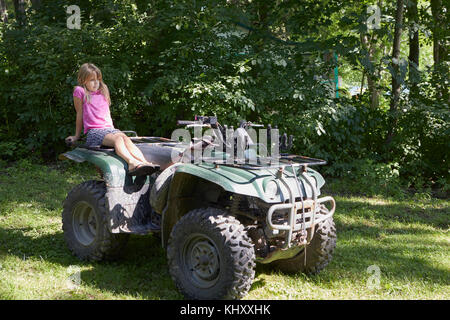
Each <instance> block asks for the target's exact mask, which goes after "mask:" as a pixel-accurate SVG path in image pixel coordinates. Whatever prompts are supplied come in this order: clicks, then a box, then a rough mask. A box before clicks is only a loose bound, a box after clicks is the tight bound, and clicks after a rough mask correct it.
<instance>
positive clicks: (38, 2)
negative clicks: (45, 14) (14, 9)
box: [31, 0, 41, 10]
mask: <svg viewBox="0 0 450 320" xmlns="http://www.w3.org/2000/svg"><path fill="white" fill-rule="evenodd" d="M31 4H32V7H33V9H35V10H39V8H40V7H41V0H31Z"/></svg>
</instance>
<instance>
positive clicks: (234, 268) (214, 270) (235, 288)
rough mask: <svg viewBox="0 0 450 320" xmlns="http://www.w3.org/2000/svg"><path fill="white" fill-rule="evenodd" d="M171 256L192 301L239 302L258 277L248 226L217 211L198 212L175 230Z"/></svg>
mask: <svg viewBox="0 0 450 320" xmlns="http://www.w3.org/2000/svg"><path fill="white" fill-rule="evenodd" d="M167 257H168V262H169V272H170V274H171V276H172V279H173V280H174V282H175V285H176V286H177V288H178V289H179V290H180V292H181V293H183V295H184V296H185V297H186V298H188V299H201V300H203V299H239V298H242V297H243V296H245V295H246V294H247V292H248V290H249V289H250V286H251V284H252V282H253V279H254V276H255V271H254V267H255V252H254V249H253V244H252V243H251V240H250V238H249V237H248V236H247V234H246V232H245V230H244V226H243V225H242V224H241V223H240V222H239V221H238V220H237V219H236V218H235V217H233V216H230V215H228V214H227V213H226V212H225V211H223V210H220V209H216V208H203V209H195V210H192V211H190V212H188V213H187V214H186V215H184V216H183V217H182V218H181V219H180V221H178V223H177V224H176V225H175V227H174V228H173V230H172V232H171V234H170V238H169V243H168V248H167Z"/></svg>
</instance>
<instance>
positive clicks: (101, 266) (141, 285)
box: [0, 228, 183, 300]
mask: <svg viewBox="0 0 450 320" xmlns="http://www.w3.org/2000/svg"><path fill="white" fill-rule="evenodd" d="M30 229H31V228H22V229H3V228H0V259H1V256H2V255H14V256H17V257H18V258H20V259H23V258H24V257H25V258H26V259H29V258H33V259H35V260H43V261H46V262H50V263H53V264H57V265H59V266H61V267H63V268H69V267H70V266H79V267H91V268H90V269H89V270H83V271H82V272H81V280H82V283H83V285H85V286H86V287H90V288H95V289H99V290H100V293H99V295H96V296H95V297H94V299H99V298H101V297H102V296H103V295H105V296H107V297H110V296H111V294H113V295H127V296H128V297H129V296H132V297H135V298H141V299H162V300H164V299H182V298H183V297H182V296H181V294H179V293H178V291H177V290H176V288H175V286H174V284H173V281H172V279H171V277H170V275H169V273H168V270H167V262H166V257H165V251H164V250H163V249H162V248H161V244H160V240H159V239H157V238H156V237H154V236H151V235H149V236H131V237H130V241H129V242H128V244H127V247H126V248H125V250H124V254H123V256H122V257H121V258H120V259H119V260H117V261H114V262H100V263H96V262H85V261H80V260H79V259H77V258H76V257H75V256H73V255H72V254H71V252H70V251H69V249H68V248H67V246H66V243H65V240H64V236H63V234H62V232H61V233H56V234H49V235H44V236H40V237H36V238H32V237H28V236H25V235H24V232H27V231H29V230H30ZM53 298H54V299H73V298H75V299H77V296H76V295H75V296H72V295H71V294H67V293H61V294H59V293H58V294H56V295H55V296H54V297H53ZM88 298H89V297H86V296H85V295H81V296H80V297H79V299H88Z"/></svg>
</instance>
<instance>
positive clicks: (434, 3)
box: [430, 0, 450, 102]
mask: <svg viewBox="0 0 450 320" xmlns="http://www.w3.org/2000/svg"><path fill="white" fill-rule="evenodd" d="M430 2H431V14H432V16H433V22H434V25H433V28H432V30H433V60H434V71H435V72H434V75H433V77H434V83H435V86H436V93H437V97H438V98H440V99H444V100H446V101H447V102H450V101H449V96H448V87H447V86H446V85H443V84H442V83H445V78H446V77H448V76H447V75H446V74H448V66H447V65H446V64H445V63H442V62H444V61H447V60H448V54H447V50H448V45H447V44H446V35H447V32H448V31H447V27H446V23H445V22H446V21H445V17H444V12H448V9H449V8H448V5H445V4H444V5H443V3H442V0H430ZM447 3H448V2H447Z"/></svg>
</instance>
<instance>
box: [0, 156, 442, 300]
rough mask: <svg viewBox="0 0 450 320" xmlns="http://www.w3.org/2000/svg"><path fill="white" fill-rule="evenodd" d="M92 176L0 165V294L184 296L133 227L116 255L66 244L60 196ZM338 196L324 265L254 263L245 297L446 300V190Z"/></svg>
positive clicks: (73, 169) (81, 169) (80, 170)
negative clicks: (89, 253)
mask: <svg viewBox="0 0 450 320" xmlns="http://www.w3.org/2000/svg"><path fill="white" fill-rule="evenodd" d="M93 178H94V179H95V178H98V175H97V173H96V171H95V170H94V169H92V168H91V167H90V166H89V165H84V164H73V166H70V165H65V164H59V165H58V166H55V165H53V166H44V165H38V164H31V163H29V162H26V161H23V162H20V163H18V164H16V165H14V166H11V167H9V168H4V169H0V299H64V300H68V299H83V300H84V299H86V300H89V299H152V300H158V299H182V298H183V297H182V296H181V294H180V293H179V292H178V291H177V290H176V288H175V285H174V284H173V282H172V279H171V277H170V275H169V273H168V268H167V261H166V255H165V251H164V250H163V249H162V248H161V243H160V239H159V238H158V237H156V236H152V235H148V236H131V237H130V241H129V242H128V244H127V247H126V252H125V254H124V256H123V257H122V258H121V259H120V260H118V261H115V262H108V263H103V262H102V263H93V262H84V261H80V260H78V259H77V258H76V257H74V256H73V255H72V254H71V253H70V251H69V249H68V248H67V246H66V244H65V242H64V237H63V232H62V229H61V227H62V223H61V211H62V202H63V200H64V198H65V197H66V195H67V193H68V192H69V191H70V189H71V188H73V187H74V186H75V185H77V184H79V183H81V182H83V181H86V180H90V179H93ZM328 192H329V193H331V194H333V193H332V190H329V191H328ZM334 195H335V198H336V202H337V211H336V213H335V216H334V219H335V223H336V227H337V236H338V241H337V247H336V250H335V253H334V256H333V259H332V261H331V262H330V264H329V265H328V266H327V267H326V268H325V269H324V270H323V271H322V272H321V273H320V274H318V275H304V274H293V275H288V274H283V273H281V272H278V271H276V270H272V269H271V268H269V267H268V266H264V265H258V266H257V269H256V277H255V280H254V282H253V285H252V287H251V290H250V292H249V294H248V295H247V296H246V297H245V299H275V300H276V299H283V300H284V299H289V300H308V299H337V300H339V299H448V297H449V296H450V257H449V254H448V252H449V246H450V237H449V234H448V229H449V212H450V201H449V200H448V199H429V198H427V197H424V198H421V199H417V198H404V199H394V198H383V197H365V196H356V195H339V194H334Z"/></svg>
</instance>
